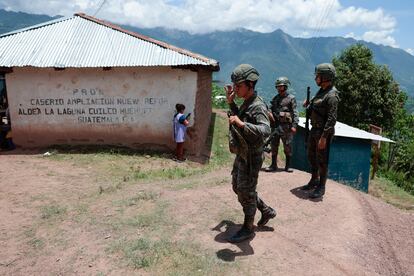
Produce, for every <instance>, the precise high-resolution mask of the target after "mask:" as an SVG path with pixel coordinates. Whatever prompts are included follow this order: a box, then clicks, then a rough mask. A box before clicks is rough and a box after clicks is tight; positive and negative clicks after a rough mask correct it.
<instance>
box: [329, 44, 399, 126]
mask: <svg viewBox="0 0 414 276" xmlns="http://www.w3.org/2000/svg"><path fill="white" fill-rule="evenodd" d="M333 64H334V66H335V68H336V70H337V78H336V82H335V86H336V87H337V88H338V90H339V91H340V92H341V93H340V98H341V102H340V104H339V108H338V119H339V120H340V121H341V122H344V123H347V124H349V125H352V126H355V127H359V128H363V129H367V128H368V125H369V124H374V125H377V126H380V127H382V128H383V129H384V130H386V131H390V130H392V128H393V125H394V123H395V120H396V116H395V115H396V114H397V113H399V110H400V109H401V108H402V107H403V106H404V102H405V100H406V95H405V93H403V92H400V90H399V85H398V83H396V82H395V81H394V78H393V76H392V74H391V72H390V70H389V69H388V68H387V67H386V66H383V65H377V64H375V63H374V61H373V54H372V51H371V50H370V49H369V48H368V47H366V46H364V45H362V44H355V45H352V46H350V47H349V48H347V49H345V50H344V51H343V52H342V53H341V54H340V55H339V56H338V57H334V58H333Z"/></svg>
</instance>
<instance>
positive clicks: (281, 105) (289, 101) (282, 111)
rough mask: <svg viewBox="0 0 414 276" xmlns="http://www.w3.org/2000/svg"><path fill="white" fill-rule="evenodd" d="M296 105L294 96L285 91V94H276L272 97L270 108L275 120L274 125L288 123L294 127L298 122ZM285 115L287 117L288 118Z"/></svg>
mask: <svg viewBox="0 0 414 276" xmlns="http://www.w3.org/2000/svg"><path fill="white" fill-rule="evenodd" d="M296 107H297V104H296V98H295V96H293V95H291V94H288V93H286V95H285V96H281V95H280V94H277V95H276V96H275V97H273V99H272V101H271V102H270V110H271V111H272V114H273V117H274V118H275V120H276V126H278V125H280V124H283V123H288V124H292V127H294V128H296V127H297V126H298V123H299V116H298V115H299V114H298V110H297V108H296ZM287 117H288V118H289V119H288V120H287Z"/></svg>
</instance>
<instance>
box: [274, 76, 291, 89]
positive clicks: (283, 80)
mask: <svg viewBox="0 0 414 276" xmlns="http://www.w3.org/2000/svg"><path fill="white" fill-rule="evenodd" d="M282 85H284V86H286V87H288V86H289V85H290V81H289V79H288V78H287V77H279V78H277V80H276V82H275V86H276V87H278V86H282Z"/></svg>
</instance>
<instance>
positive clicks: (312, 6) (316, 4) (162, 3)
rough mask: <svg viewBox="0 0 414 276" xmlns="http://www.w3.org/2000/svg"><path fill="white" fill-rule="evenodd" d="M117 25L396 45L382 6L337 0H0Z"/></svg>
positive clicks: (392, 21)
mask: <svg viewBox="0 0 414 276" xmlns="http://www.w3.org/2000/svg"><path fill="white" fill-rule="evenodd" d="M103 2H105V4H104V6H103V7H102V9H101V10H100V11H99V13H98V14H97V17H99V18H102V19H106V20H110V21H113V22H115V23H119V24H129V25H133V26H138V27H168V28H175V29H179V30H186V31H189V32H191V33H206V32H212V31H216V30H222V31H226V30H232V29H236V28H241V27H242V28H246V29H250V30H254V31H259V32H271V31H274V30H275V29H278V28H281V29H283V30H285V31H287V32H288V33H294V34H299V35H300V36H320V35H322V34H323V32H324V31H326V30H334V29H338V28H363V29H366V30H369V31H367V32H366V33H365V34H364V35H363V36H362V37H363V38H364V39H365V38H366V39H370V41H373V42H375V41H379V43H383V44H386V45H392V46H394V45H396V42H395V40H394V39H393V37H392V32H393V30H394V28H395V27H396V20H395V19H394V18H393V17H392V16H390V15H388V14H386V13H385V11H384V10H382V9H381V8H378V9H375V10H368V9H364V8H358V7H353V6H351V7H343V6H342V5H341V3H340V0H239V1H234V0H216V1H211V0H178V1H177V0H176V1H174V0H153V1H147V0H91V1H88V0H73V1H67V0H54V1H50V0H31V1H27V0H0V8H6V9H8V10H14V11H26V12H32V13H47V14H49V15H57V14H61V15H72V14H73V13H75V12H79V11H82V12H85V13H87V14H90V15H94V14H95V12H96V10H97V9H98V7H99V6H100V4H101V3H103Z"/></svg>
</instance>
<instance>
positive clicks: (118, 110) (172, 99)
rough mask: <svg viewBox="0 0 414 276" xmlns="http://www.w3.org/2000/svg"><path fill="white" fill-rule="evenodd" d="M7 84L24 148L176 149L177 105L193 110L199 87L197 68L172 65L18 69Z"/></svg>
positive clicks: (17, 133)
mask: <svg viewBox="0 0 414 276" xmlns="http://www.w3.org/2000/svg"><path fill="white" fill-rule="evenodd" d="M6 85H7V94H8V99H9V105H10V112H11V114H10V115H11V123H12V131H13V141H14V142H15V144H16V145H18V146H19V145H20V146H24V147H39V146H47V145H53V144H118V145H126V146H133V147H142V146H145V145H148V146H153V145H159V146H160V145H161V146H165V147H169V148H172V147H173V146H174V142H173V140H172V117H173V115H174V111H175V104H176V103H178V102H179V103H183V104H184V105H185V106H186V111H185V112H186V113H187V112H192V114H194V107H195V101H196V94H197V89H198V88H197V72H193V71H190V70H184V69H172V68H169V67H148V68H143V67H141V68H112V69H111V70H107V71H105V70H103V69H102V68H88V69H65V70H61V71H56V70H54V69H51V68H47V69H41V68H14V69H13V73H10V74H7V75H6ZM192 117H193V116H192ZM190 122H191V124H193V121H192V120H191V121H190Z"/></svg>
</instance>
